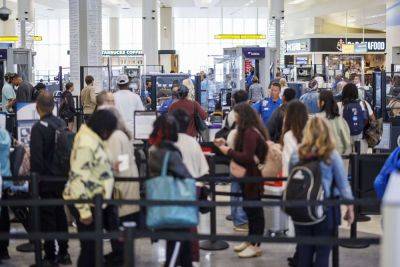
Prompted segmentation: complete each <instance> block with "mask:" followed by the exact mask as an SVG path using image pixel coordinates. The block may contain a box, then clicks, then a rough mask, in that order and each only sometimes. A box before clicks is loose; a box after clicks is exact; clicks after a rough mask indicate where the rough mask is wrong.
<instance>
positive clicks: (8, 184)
mask: <svg viewBox="0 0 400 267" xmlns="http://www.w3.org/2000/svg"><path fill="white" fill-rule="evenodd" d="M10 149H11V137H10V134H9V133H8V132H7V131H6V130H5V129H3V128H0V168H1V173H0V200H1V199H3V200H6V199H7V195H8V193H7V192H10V191H11V192H12V187H13V186H14V184H13V182H12V181H2V177H3V176H6V177H10V176H12V174H11V169H10ZM3 192H4V193H3ZM0 233H1V234H9V233H10V215H9V212H8V207H6V206H2V207H0ZM9 245H10V240H0V265H1V261H2V260H8V259H10V254H9V253H8V246H9Z"/></svg>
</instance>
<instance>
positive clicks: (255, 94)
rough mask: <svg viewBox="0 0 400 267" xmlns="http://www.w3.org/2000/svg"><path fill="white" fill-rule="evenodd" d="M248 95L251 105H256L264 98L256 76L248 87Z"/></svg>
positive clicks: (263, 92) (262, 89)
mask: <svg viewBox="0 0 400 267" xmlns="http://www.w3.org/2000/svg"><path fill="white" fill-rule="evenodd" d="M249 95H250V101H251V102H252V103H257V102H258V101H261V100H263V99H264V98H265V96H266V95H265V91H264V88H262V86H261V84H260V83H259V81H258V77H257V76H254V77H253V84H252V85H250V88H249Z"/></svg>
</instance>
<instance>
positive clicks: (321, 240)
mask: <svg viewBox="0 0 400 267" xmlns="http://www.w3.org/2000/svg"><path fill="white" fill-rule="evenodd" d="M148 179H151V178H146V177H139V178H130V177H124V178H115V181H117V182H144V181H145V180H148ZM3 180H9V181H14V182H16V181H29V182H30V191H31V194H32V199H29V200H26V199H24V200H0V207H1V206H26V207H31V210H32V222H33V223H32V232H31V233H27V234H17V233H15V234H0V240H5V239H29V240H33V241H34V243H35V261H36V264H37V266H39V267H40V266H42V265H43V264H42V251H41V241H40V240H52V239H64V240H65V239H87V240H94V241H95V244H96V266H98V267H100V266H102V264H103V263H102V258H103V239H115V238H123V239H124V241H125V243H124V246H125V249H126V250H127V251H132V253H125V255H124V261H125V266H134V265H135V261H134V259H135V256H134V241H135V239H138V238H151V239H157V240H158V239H165V240H176V241H185V240H186V241H187V240H206V241H210V242H216V241H221V242H222V241H224V242H225V241H232V242H239V241H240V242H254V243H294V244H308V245H325V246H333V247H334V253H333V257H332V262H333V266H334V267H336V266H338V264H339V260H338V257H339V254H338V246H339V245H343V244H353V245H365V244H368V245H376V244H379V243H380V239H379V238H339V237H338V236H335V237H326V236H325V237H294V238H288V237H285V238H283V237H264V236H234V235H217V234H216V232H213V231H211V234H209V235H204V234H194V233H181V232H179V234H176V233H173V232H165V231H156V232H153V231H150V230H147V229H140V230H138V229H135V228H134V227H126V228H125V229H124V231H120V232H110V233H104V232H103V220H102V206H103V204H109V205H116V206H120V205H137V206H141V207H148V206H154V205H157V206H171V205H174V206H197V207H210V208H214V209H215V208H216V207H228V206H243V207H265V206H269V207H273V206H291V207H302V206H337V205H355V206H374V205H379V204H380V202H379V201H377V200H376V199H355V200H338V199H332V200H324V201H283V200H279V201H276V200H274V201H215V195H214V196H213V200H211V201H208V200H207V201H161V200H160V201H158V200H156V201H155V200H128V199H124V200H111V199H110V200H105V199H103V197H102V196H100V195H98V196H96V197H95V198H94V199H92V200H60V199H46V200H41V199H39V182H43V181H46V182H60V181H64V182H66V181H67V179H66V178H65V177H51V176H41V177H39V176H37V175H35V174H32V175H31V176H30V177H4V178H3ZM197 180H198V181H201V182H205V183H209V184H211V185H213V186H214V188H215V183H217V182H218V181H220V182H225V183H229V182H233V181H236V182H237V181H238V179H236V178H226V177H204V178H199V179H197ZM285 180H286V178H259V177H248V178H242V179H240V182H242V183H256V182H259V183H262V182H266V181H285ZM214 193H215V191H214ZM81 203H86V204H87V203H89V204H92V205H93V206H94V218H95V230H94V231H93V232H90V233H87V232H86V233H74V234H70V233H43V232H40V214H39V208H40V207H41V206H59V205H73V204H81ZM214 219H215V218H214ZM210 221H212V220H210Z"/></svg>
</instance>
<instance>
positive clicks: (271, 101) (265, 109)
mask: <svg viewBox="0 0 400 267" xmlns="http://www.w3.org/2000/svg"><path fill="white" fill-rule="evenodd" d="M280 93H281V85H280V84H279V83H273V84H272V85H271V96H270V97H266V98H264V99H263V100H261V101H258V102H257V103H255V104H254V105H253V108H254V110H255V111H257V113H258V114H259V115H260V116H261V118H262V120H263V122H264V125H265V126H266V125H268V121H269V119H270V118H271V115H272V113H273V112H274V111H275V110H276V109H277V108H279V107H280V105H282V99H281V98H280V97H279V96H280Z"/></svg>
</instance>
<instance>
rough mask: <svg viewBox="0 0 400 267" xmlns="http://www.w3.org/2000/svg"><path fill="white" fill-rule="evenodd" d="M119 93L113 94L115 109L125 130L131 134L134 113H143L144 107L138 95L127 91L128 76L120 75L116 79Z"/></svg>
mask: <svg viewBox="0 0 400 267" xmlns="http://www.w3.org/2000/svg"><path fill="white" fill-rule="evenodd" d="M117 85H118V88H119V91H118V92H116V93H115V94H114V98H115V107H116V108H117V109H118V111H119V113H120V114H121V116H122V118H123V119H124V121H125V123H126V126H127V128H128V129H129V131H131V132H132V133H133V130H134V129H133V128H134V126H133V123H134V116H135V111H143V110H144V106H143V103H142V99H141V98H140V96H139V95H137V94H135V93H133V92H131V91H130V90H129V78H128V75H125V74H123V75H120V76H118V78H117Z"/></svg>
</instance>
